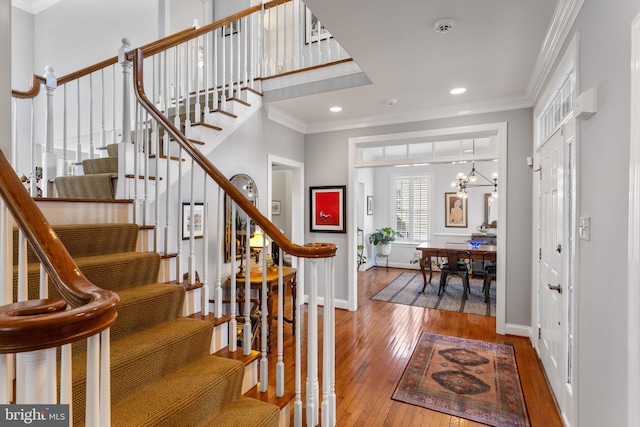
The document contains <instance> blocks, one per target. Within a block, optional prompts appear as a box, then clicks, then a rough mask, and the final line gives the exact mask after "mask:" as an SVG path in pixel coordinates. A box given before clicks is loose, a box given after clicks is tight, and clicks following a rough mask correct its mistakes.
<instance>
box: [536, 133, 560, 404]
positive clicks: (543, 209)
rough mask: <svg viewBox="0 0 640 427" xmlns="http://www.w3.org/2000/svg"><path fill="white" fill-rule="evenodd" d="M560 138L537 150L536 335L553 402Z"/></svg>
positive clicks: (556, 352) (556, 386)
mask: <svg viewBox="0 0 640 427" xmlns="http://www.w3.org/2000/svg"><path fill="white" fill-rule="evenodd" d="M564 146H565V144H564V137H563V136H562V132H561V131H558V132H556V133H555V134H554V135H553V136H552V137H551V138H550V139H549V140H548V141H547V143H546V144H545V145H544V146H543V147H542V149H541V150H540V157H539V159H540V168H541V170H540V173H541V182H540V275H539V283H538V295H539V304H540V307H539V321H540V325H539V327H540V331H539V334H538V336H539V340H538V351H539V353H540V359H541V361H542V364H543V366H544V369H545V371H546V374H547V378H548V379H549V382H550V384H551V388H552V389H553V393H554V394H555V396H556V398H557V399H558V400H560V398H561V396H562V395H563V390H562V385H563V383H564V381H563V372H564V370H565V369H564V367H565V365H566V362H565V361H566V360H567V359H566V354H564V353H565V351H566V350H565V349H566V343H565V342H564V341H565V340H564V337H565V336H566V335H564V334H563V330H565V327H564V326H566V325H563V320H564V318H565V317H564V316H563V307H565V306H566V305H565V304H564V302H563V297H564V296H565V295H566V290H567V289H566V284H565V283H564V274H563V267H564V263H563V260H564V250H565V249H566V248H565V246H566V243H565V238H564V230H565V203H564V201H565V194H564V176H565V171H564V156H563V154H564V152H563V150H564Z"/></svg>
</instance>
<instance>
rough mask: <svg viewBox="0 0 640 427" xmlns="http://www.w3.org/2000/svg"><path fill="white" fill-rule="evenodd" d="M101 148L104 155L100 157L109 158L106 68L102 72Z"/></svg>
mask: <svg viewBox="0 0 640 427" xmlns="http://www.w3.org/2000/svg"><path fill="white" fill-rule="evenodd" d="M100 82H101V83H100V148H101V149H102V154H101V156H100V157H107V150H106V148H107V128H106V123H105V122H106V111H105V107H106V105H105V99H104V97H105V95H104V68H103V69H101V70H100Z"/></svg>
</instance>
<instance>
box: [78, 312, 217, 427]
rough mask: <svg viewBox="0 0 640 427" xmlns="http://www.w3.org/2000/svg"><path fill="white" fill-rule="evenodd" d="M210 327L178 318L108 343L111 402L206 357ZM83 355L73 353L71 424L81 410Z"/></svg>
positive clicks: (82, 401) (126, 397)
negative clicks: (109, 351)
mask: <svg viewBox="0 0 640 427" xmlns="http://www.w3.org/2000/svg"><path fill="white" fill-rule="evenodd" d="M212 333H213V326H212V325H211V324H210V323H209V322H206V321H202V320H195V319H189V318H180V319H175V320H172V321H168V322H164V323H162V324H161V325H157V326H154V327H151V328H147V329H145V330H144V331H140V332H136V333H132V334H129V335H127V336H125V337H123V338H121V339H118V340H112V341H111V402H112V404H115V403H117V402H119V401H121V400H123V399H124V400H126V399H128V398H129V395H130V394H131V393H135V392H136V391H137V390H139V389H141V388H143V387H145V386H147V385H149V384H152V383H153V382H155V381H158V380H159V379H160V378H162V377H164V376H165V375H168V374H171V373H172V372H174V371H175V370H177V369H180V368H181V367H183V366H185V365H187V364H190V363H191V362H193V361H194V360H198V359H201V358H202V357H205V356H207V355H209V353H210V345H211V334H212ZM86 357H87V356H86V353H85V352H79V353H74V354H73V356H72V365H73V374H72V377H73V379H72V382H73V390H74V394H73V408H74V414H73V416H74V422H75V420H82V419H83V417H84V408H85V379H86Z"/></svg>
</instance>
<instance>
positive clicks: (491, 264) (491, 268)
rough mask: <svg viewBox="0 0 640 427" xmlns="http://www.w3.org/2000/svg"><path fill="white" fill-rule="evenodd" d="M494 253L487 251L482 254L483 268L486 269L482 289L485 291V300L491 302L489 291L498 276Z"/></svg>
mask: <svg viewBox="0 0 640 427" xmlns="http://www.w3.org/2000/svg"><path fill="white" fill-rule="evenodd" d="M493 256H494V255H493V254H489V253H488V252H485V253H483V254H482V270H483V271H484V278H483V279H482V291H483V292H484V302H486V303H488V302H489V291H490V290H491V282H492V281H494V280H495V278H496V263H495V261H493V260H492V259H491V260H490V259H487V258H488V257H491V258H493Z"/></svg>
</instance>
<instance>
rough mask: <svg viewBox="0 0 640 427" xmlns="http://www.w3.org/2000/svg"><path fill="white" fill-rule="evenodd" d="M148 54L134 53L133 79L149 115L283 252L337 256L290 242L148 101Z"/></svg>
mask: <svg viewBox="0 0 640 427" xmlns="http://www.w3.org/2000/svg"><path fill="white" fill-rule="evenodd" d="M143 61H144V54H143V52H142V49H136V50H134V51H133V78H134V88H135V94H136V98H137V99H138V101H139V102H140V104H141V105H142V106H143V107H144V109H146V110H147V111H148V112H149V114H150V115H151V116H152V117H153V118H154V119H155V120H156V121H157V122H158V123H159V124H160V125H161V126H162V127H164V129H165V130H166V131H167V132H169V134H170V135H171V136H172V137H173V138H174V139H175V140H176V142H177V143H178V144H180V146H181V147H182V149H183V150H184V151H185V152H186V153H187V154H188V155H189V156H191V158H192V159H193V160H194V161H195V162H196V163H197V164H198V165H199V166H200V167H201V168H202V169H203V170H204V172H205V173H206V174H207V175H209V176H210V177H211V178H212V179H213V180H214V181H215V182H216V183H217V184H218V185H219V186H220V188H222V189H223V190H224V191H225V192H226V193H227V195H229V197H231V199H233V200H234V201H235V202H236V203H237V204H238V205H239V206H240V208H241V209H242V210H243V211H244V212H245V213H247V214H248V215H249V216H250V217H251V219H253V221H254V222H255V223H256V224H257V225H259V226H260V227H261V228H262V230H263V231H264V232H265V233H266V234H267V235H268V236H269V237H271V239H273V241H274V242H275V243H276V244H277V245H278V246H280V247H281V248H282V250H283V251H285V252H286V253H289V254H291V255H295V256H298V257H302V258H328V257H332V256H335V254H336V250H337V247H336V245H334V244H331V243H314V244H310V245H305V246H300V245H297V244H295V243H293V242H291V240H289V239H288V238H287V237H286V236H285V235H284V234H283V233H282V232H281V231H280V230H279V229H278V228H277V227H276V226H275V225H274V224H273V223H271V221H269V220H268V219H267V217H265V216H264V215H263V214H262V213H261V212H260V211H259V210H258V209H257V208H256V207H255V206H254V205H253V203H251V202H250V201H249V200H248V199H247V198H246V197H245V196H244V195H243V194H242V193H241V192H240V190H238V189H237V188H236V187H235V186H234V185H233V184H232V183H231V181H229V180H228V179H227V177H225V176H224V175H223V174H222V172H220V171H219V170H218V169H217V168H216V167H215V166H214V165H213V163H211V161H210V160H209V159H208V158H207V157H206V156H205V155H203V154H202V153H201V152H200V151H199V150H197V149H196V148H195V147H194V145H193V144H192V143H191V142H190V141H189V140H188V139H187V137H185V136H184V135H183V134H182V133H181V132H180V131H179V130H178V129H177V128H176V127H175V126H174V125H173V124H172V123H171V122H170V121H169V120H168V119H167V118H166V117H165V116H164V115H163V114H162V113H161V112H160V111H159V110H158V109H157V108H156V107H155V106H154V105H153V104H152V103H151V102H150V101H149V99H148V98H147V96H146V94H145V91H144V77H143Z"/></svg>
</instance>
